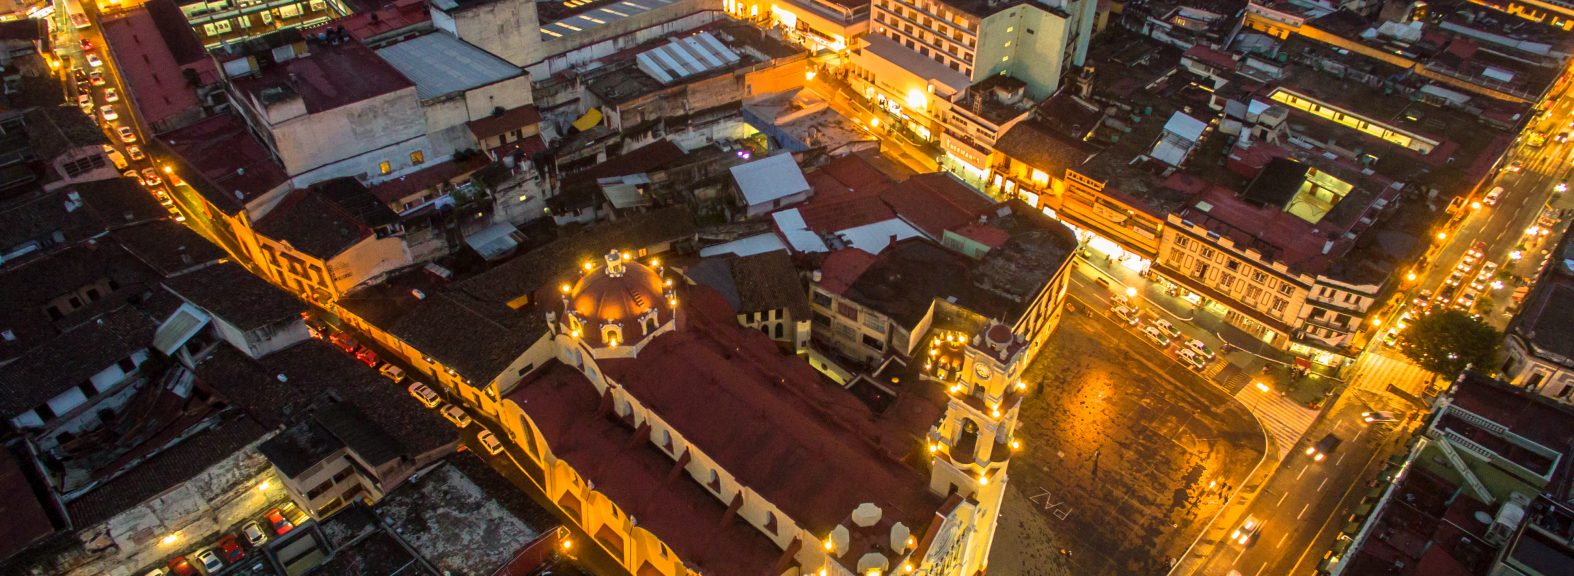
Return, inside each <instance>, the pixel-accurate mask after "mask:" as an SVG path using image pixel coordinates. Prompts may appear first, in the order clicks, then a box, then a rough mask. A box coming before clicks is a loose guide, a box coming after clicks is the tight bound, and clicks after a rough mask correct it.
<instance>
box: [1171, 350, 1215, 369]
mask: <svg viewBox="0 0 1574 576" xmlns="http://www.w3.org/2000/svg"><path fill="white" fill-rule="evenodd" d="M1175 355H1176V356H1179V357H1180V359H1181V363H1182V364H1185V365H1186V367H1188V368H1191V369H1192V370H1197V371H1201V370H1202V369H1203V368H1207V367H1208V360H1207V359H1205V358H1203V357H1202V354H1200V353H1198V352H1197V351H1196V350H1193V349H1191V348H1184V347H1183V348H1181V349H1180V351H1178V352H1176V353H1175Z"/></svg>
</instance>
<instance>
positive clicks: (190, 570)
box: [169, 556, 197, 576]
mask: <svg viewBox="0 0 1574 576" xmlns="http://www.w3.org/2000/svg"><path fill="white" fill-rule="evenodd" d="M169 573H170V574H174V575H175V576H197V569H196V568H195V567H193V566H192V565H191V561H190V560H187V559H186V557H185V556H176V557H174V558H171V559H170V561H169Z"/></svg>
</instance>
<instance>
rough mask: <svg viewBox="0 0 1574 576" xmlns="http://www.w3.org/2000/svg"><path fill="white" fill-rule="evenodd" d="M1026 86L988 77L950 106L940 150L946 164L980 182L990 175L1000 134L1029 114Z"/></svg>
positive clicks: (995, 77) (1004, 79)
mask: <svg viewBox="0 0 1574 576" xmlns="http://www.w3.org/2000/svg"><path fill="white" fill-rule="evenodd" d="M1026 88H1027V85H1026V84H1024V83H1023V82H1022V81H1021V80H1017V79H1016V78H1012V77H1010V76H1002V75H997V76H990V77H988V78H985V79H984V80H983V81H982V82H979V83H977V84H974V85H972V86H969V87H968V88H967V90H966V91H965V92H963V93H962V94H960V95H958V96H957V97H956V99H955V101H954V102H952V103H951V107H950V114H948V115H946V123H945V132H944V133H943V134H942V135H941V136H940V149H941V150H944V151H945V153H946V161H947V162H948V163H949V164H950V165H953V166H955V167H957V168H960V169H961V170H960V172H961V173H962V174H964V175H965V176H967V177H969V178H972V179H974V180H977V181H979V182H983V181H986V180H988V179H989V176H990V170H989V169H990V167H991V166H990V157H991V156H993V155H994V152H995V145H996V143H997V141H998V140H999V139H1000V137H1001V135H1003V134H1005V133H1006V132H1007V131H1009V130H1010V129H1011V127H1012V126H1014V125H1016V124H1017V123H1018V122H1021V121H1022V120H1024V119H1026V118H1028V117H1029V116H1030V115H1031V110H1030V108H1031V104H1032V102H1031V101H1028V100H1027V99H1026V97H1025V96H1024V94H1023V92H1024V90H1026Z"/></svg>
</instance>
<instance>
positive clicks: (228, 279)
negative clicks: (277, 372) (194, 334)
mask: <svg viewBox="0 0 1574 576" xmlns="http://www.w3.org/2000/svg"><path fill="white" fill-rule="evenodd" d="M164 287H165V288H168V289H169V291H170V292H174V293H175V294H176V295H177V296H180V297H181V298H182V299H185V300H186V301H187V302H191V303H192V304H193V305H196V306H197V307H199V308H202V309H203V310H206V311H207V312H208V313H210V314H212V315H214V316H216V317H218V318H220V319H223V320H224V321H225V322H227V323H229V324H231V325H233V326H235V327H236V328H239V329H241V330H254V329H257V328H262V327H264V326H268V325H271V324H274V323H277V322H281V321H285V320H291V319H296V318H299V317H300V313H301V312H303V311H305V310H306V305H305V304H303V303H302V302H301V301H300V300H297V299H295V298H294V297H293V296H290V295H289V294H288V293H286V292H284V291H283V290H280V289H278V288H277V287H274V286H273V285H272V284H269V283H268V282H266V281H264V280H263V279H261V278H258V277H257V276H256V275H254V274H252V273H251V272H249V271H247V270H246V269H245V268H243V267H241V266H240V265H239V264H234V263H230V262H226V263H223V264H218V265H215V266H208V267H205V268H202V269H200V270H196V271H193V272H190V273H187V274H183V275H181V276H178V277H175V278H170V279H168V280H165V281H164Z"/></svg>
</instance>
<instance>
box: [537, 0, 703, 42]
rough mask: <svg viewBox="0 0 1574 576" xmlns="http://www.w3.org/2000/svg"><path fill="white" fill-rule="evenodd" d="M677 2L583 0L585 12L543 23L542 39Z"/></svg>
mask: <svg viewBox="0 0 1574 576" xmlns="http://www.w3.org/2000/svg"><path fill="white" fill-rule="evenodd" d="M677 2H678V0H615V1H614V2H610V3H600V2H594V3H592V2H581V3H580V4H579V5H580V6H581V7H583V10H584V11H583V12H578V13H575V14H573V15H571V16H564V17H561V19H559V20H555V21H552V22H548V23H545V24H542V25H541V40H542V41H543V42H550V41H551V40H553V39H555V38H562V37H564V36H570V35H573V34H577V33H579V32H584V31H585V30H589V29H591V28H596V27H600V26H605V25H606V24H607V23H608V22H615V21H618V20H622V19H624V18H628V17H630V16H634V15H637V14H641V13H644V12H649V11H651V10H655V9H657V8H663V7H666V6H670V5H672V4H676V3H677ZM565 4H568V3H565Z"/></svg>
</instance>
